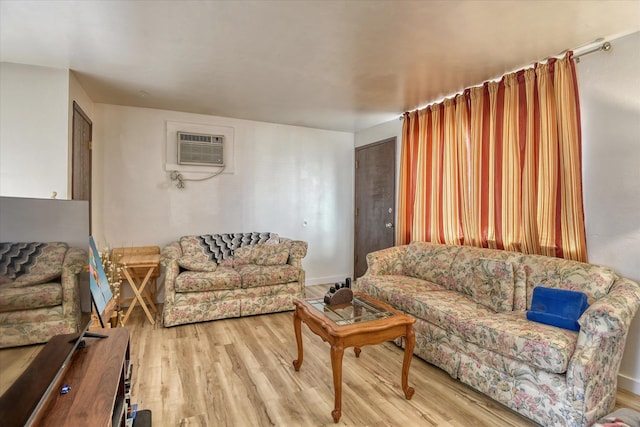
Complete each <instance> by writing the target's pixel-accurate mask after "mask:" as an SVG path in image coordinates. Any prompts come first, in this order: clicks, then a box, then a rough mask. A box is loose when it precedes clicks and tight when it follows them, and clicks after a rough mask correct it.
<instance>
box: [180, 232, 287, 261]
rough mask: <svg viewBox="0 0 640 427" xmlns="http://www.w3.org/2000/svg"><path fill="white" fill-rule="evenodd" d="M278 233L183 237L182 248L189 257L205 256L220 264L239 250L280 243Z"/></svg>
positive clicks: (183, 252)
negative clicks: (258, 244) (263, 244)
mask: <svg viewBox="0 0 640 427" xmlns="http://www.w3.org/2000/svg"><path fill="white" fill-rule="evenodd" d="M279 241H280V240H279V237H278V235H277V234H276V233H258V232H253V233H226V234H201V235H197V236H196V235H192V236H182V237H181V238H180V247H181V248H182V254H183V255H187V256H204V257H205V258H207V259H209V260H211V261H215V262H217V263H218V264H220V263H222V261H224V260H226V259H229V258H231V257H232V256H233V251H234V250H235V249H237V248H240V247H242V246H247V245H255V244H257V243H266V242H270V243H278V242H279Z"/></svg>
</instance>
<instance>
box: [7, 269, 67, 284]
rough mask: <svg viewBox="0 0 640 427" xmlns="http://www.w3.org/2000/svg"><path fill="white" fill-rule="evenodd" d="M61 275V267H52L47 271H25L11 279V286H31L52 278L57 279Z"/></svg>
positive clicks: (49, 280) (46, 281)
mask: <svg viewBox="0 0 640 427" xmlns="http://www.w3.org/2000/svg"><path fill="white" fill-rule="evenodd" d="M61 275H62V267H61V268H59V269H56V268H52V269H51V270H49V271H42V272H40V273H25V274H21V275H20V276H18V277H16V280H14V281H13V287H15V288H19V287H22V286H33V285H39V284H42V283H49V282H51V281H53V280H54V279H59V278H60V276H61Z"/></svg>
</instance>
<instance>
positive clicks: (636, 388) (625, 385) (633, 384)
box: [618, 374, 640, 395]
mask: <svg viewBox="0 0 640 427" xmlns="http://www.w3.org/2000/svg"><path fill="white" fill-rule="evenodd" d="M618 388H621V389H623V390H627V391H630V392H631V393H633V394H638V395H640V380H639V379H637V378H629V377H627V376H626V375H622V374H618Z"/></svg>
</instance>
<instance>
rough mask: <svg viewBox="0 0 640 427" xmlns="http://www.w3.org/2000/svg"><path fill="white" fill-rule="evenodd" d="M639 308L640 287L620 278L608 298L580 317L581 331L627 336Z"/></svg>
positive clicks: (601, 299) (595, 303)
mask: <svg viewBox="0 0 640 427" xmlns="http://www.w3.org/2000/svg"><path fill="white" fill-rule="evenodd" d="M638 306H640V286H639V285H638V284H637V283H635V282H633V281H631V280H629V279H625V278H619V279H617V280H616V281H615V282H614V283H613V285H612V286H611V289H610V290H609V293H608V294H607V295H606V296H604V297H603V298H600V299H599V300H597V301H596V302H594V303H593V304H592V305H591V306H590V307H589V308H588V309H587V310H586V311H585V312H584V313H583V314H582V316H580V319H578V323H579V324H580V329H581V330H584V331H586V332H589V333H591V334H594V335H598V336H603V337H608V336H614V335H623V334H626V333H627V331H628V330H629V327H630V325H631V320H632V319H633V316H634V315H635V313H636V311H637V310H638Z"/></svg>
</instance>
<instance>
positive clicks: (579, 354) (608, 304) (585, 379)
mask: <svg viewBox="0 0 640 427" xmlns="http://www.w3.org/2000/svg"><path fill="white" fill-rule="evenodd" d="M639 306H640V286H638V284H637V283H635V282H633V281H631V280H628V279H625V278H618V279H617V280H616V281H615V282H614V283H613V285H612V286H611V289H610V290H609V293H608V294H607V295H605V296H604V297H602V298H600V299H599V300H597V301H595V302H594V303H593V304H592V305H591V306H590V307H589V308H588V309H587V310H586V311H585V312H584V313H583V314H582V316H581V317H580V319H578V323H579V324H580V332H579V334H578V343H577V345H576V349H575V351H574V352H573V355H572V356H571V360H570V361H569V366H568V368H567V386H568V387H569V391H570V393H572V395H573V398H574V399H576V400H578V401H582V402H583V404H584V407H586V408H601V411H600V412H602V413H607V412H609V410H610V409H611V408H612V407H613V405H614V403H615V398H616V391H617V376H618V370H619V369H620V363H621V361H622V356H623V352H624V346H625V342H626V339H627V334H628V332H629V328H630V325H631V320H632V319H633V316H634V315H635V313H636V311H637V310H638V307H639ZM594 414H595V412H593V413H592V414H591V415H594ZM594 421H595V419H586V420H585V422H584V424H587V425H588V424H591V423H593V422H594Z"/></svg>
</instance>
